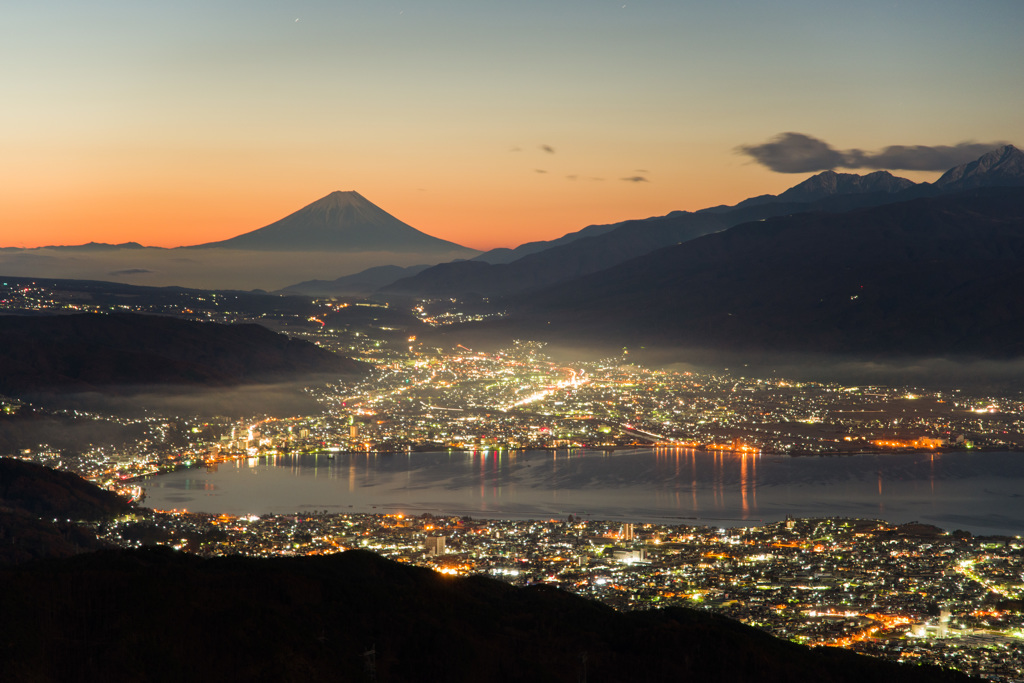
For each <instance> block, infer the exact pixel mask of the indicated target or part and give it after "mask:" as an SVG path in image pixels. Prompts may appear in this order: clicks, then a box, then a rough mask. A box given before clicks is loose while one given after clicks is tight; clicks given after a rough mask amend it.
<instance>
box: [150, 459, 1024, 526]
mask: <svg viewBox="0 0 1024 683" xmlns="http://www.w3.org/2000/svg"><path fill="white" fill-rule="evenodd" d="M144 486H145V489H146V495H147V497H146V500H145V502H144V505H146V506H147V507H152V508H155V509H159V510H169V509H179V510H188V511H189V512H211V513H226V514H230V515H246V514H265V513H280V514H287V513H295V512H299V513H302V512H306V513H308V512H311V511H313V510H326V511H328V512H332V513H336V512H374V513H398V512H401V513H404V514H408V515H419V514H422V513H424V512H430V513H432V514H450V515H469V516H472V517H478V518H503V519H528V518H539V519H549V518H555V517H565V516H567V515H569V514H574V515H578V516H583V517H585V518H589V519H609V520H630V521H637V522H643V521H650V522H659V523H669V524H672V523H675V524H695V525H714V526H740V525H748V526H749V525H757V524H760V523H762V522H770V521H778V520H781V519H784V518H785V517H786V515H792V516H794V517H822V516H842V517H861V518H871V519H885V520H887V521H890V522H908V521H919V522H922V523H927V524H934V525H936V526H939V527H942V528H944V529H947V530H953V529H966V530H968V531H971V532H972V533H974V534H1009V535H1020V534H1024V453H1013V452H991V453H987V452H986V453H982V452H963V453H945V454H940V453H935V454H929V453H913V454H911V453H897V454H884V455H878V454H871V455H853V456H831V457H788V456H777V455H739V454H733V453H721V452H704V451H694V450H680V449H635V450H623V451H612V452H606V451H597V450H571V451H519V452H508V451H489V452H465V451H447V452H431V453H408V454H404V453H403V454H373V453H369V454H366V453H341V454H337V455H335V456H334V457H328V456H326V455H323V454H321V455H289V456H277V457H274V458H260V459H255V458H251V459H248V460H238V461H234V462H230V463H224V464H221V465H219V466H218V467H217V468H216V469H209V470H208V469H205V468H200V469H191V470H180V471H177V472H174V473H171V474H166V475H160V476H156V477H152V478H150V479H148V480H146V481H145V482H144Z"/></svg>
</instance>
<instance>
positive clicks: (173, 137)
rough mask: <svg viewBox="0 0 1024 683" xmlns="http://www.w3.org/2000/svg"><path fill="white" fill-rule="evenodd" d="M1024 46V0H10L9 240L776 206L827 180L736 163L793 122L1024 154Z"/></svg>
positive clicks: (522, 235)
mask: <svg viewBox="0 0 1024 683" xmlns="http://www.w3.org/2000/svg"><path fill="white" fill-rule="evenodd" d="M1022 35H1024V2H1021V1H1020V0H980V1H977V2H972V3H966V2H963V1H962V0H898V1H893V0H889V1H887V2H881V1H875V0H860V1H859V2H844V3H839V2H830V1H827V0H813V1H811V0H807V1H803V0H789V1H787V0H775V1H773V2H765V1H764V0H733V1H731V2H730V1H728V0H719V1H717V2H706V1H700V2H690V1H687V0H617V1H615V2H610V1H607V0H545V1H543V2H541V1H534V0H520V1H519V2H492V1H491V0H466V1H462V0H441V1H437V2H435V1H432V0H416V1H415V2H411V1H407V2H398V1H393V0H354V1H343V0H334V1H331V2H328V1H323V0H309V1H299V2H273V1H269V0H203V1H201V2H199V1H194V0H176V1H175V2H151V1H145V2H140V1H139V0H124V1H112V0H95V1H92V2H80V1H75V2H70V1H63V0H53V1H50V2H34V3H29V2H19V3H13V6H8V7H5V9H4V21H3V22H2V25H0V63H2V64H3V70H2V72H0V73H2V76H0V84H2V92H3V106H2V107H0V150H2V155H3V156H2V161H0V246H24V247H30V246H41V245H46V244H80V243H83V242H88V241H98V242H113V243H116V242H123V241H128V240H134V241H138V242H141V243H143V244H146V245H154V246H178V245H183V244H196V243H201V242H207V241H213V240H219V239H224V238H227V237H231V236H234V235H237V234H240V233H243V232H247V231H249V230H253V229H256V228H259V227H261V226H263V225H266V224H268V223H270V222H273V221H275V220H277V219H279V218H281V217H283V216H285V215H286V214H289V213H291V212H292V211H295V210H297V209H299V208H301V207H302V206H304V205H306V204H308V203H310V202H312V201H314V200H316V199H318V198H319V197H321V196H323V195H325V194H327V193H328V192H331V191H332V190H357V191H359V192H360V193H361V194H363V195H364V196H365V197H367V198H368V199H369V200H370V201H372V202H374V203H376V204H378V205H379V206H381V207H382V208H384V209H385V210H387V211H389V212H390V213H392V214H394V215H395V216H397V217H398V218H400V219H402V220H404V221H406V222H407V223H409V224H411V225H413V226H414V227H416V228H419V229H420V230H423V231H424V232H427V233H430V234H432V235H435V236H437V237H442V238H445V239H450V240H454V241H456V242H459V243H462V244H464V245H466V246H470V247H475V248H480V249H483V248H490V247H494V246H514V245H516V244H519V243H522V242H525V241H529V240H534V239H550V238H554V237H557V236H559V235H561V234H563V233H565V232H568V231H571V230H578V229H580V228H582V227H584V226H585V225H588V224H592V223H610V222H615V221H619V220H623V219H627V218H642V217H647V216H652V215H660V214H664V213H667V212H669V211H672V210H675V209H691V210H692V209H698V208H702V207H706V206H712V205H716V204H722V203H730V204H731V203H735V202H737V201H739V200H741V199H744V198H746V197H748V196H752V195H757V194H764V193H773V194H774V193H778V192H780V191H782V190H784V189H785V188H787V187H790V186H792V185H794V184H796V183H797V182H799V181H801V180H803V179H804V178H806V177H808V176H809V175H810V173H803V174H797V173H776V172H773V171H771V170H769V169H768V168H765V167H764V166H762V165H760V164H758V163H756V162H755V161H754V160H753V159H752V158H751V157H750V156H749V155H746V154H743V153H742V152H740V151H738V148H739V147H740V146H743V145H748V146H749V145H759V144H762V143H765V142H768V141H769V140H772V139H773V138H776V136H779V135H780V134H782V133H786V132H796V133H800V134H803V135H807V136H812V137H814V138H817V139H819V140H823V141H825V142H826V143H827V144H828V145H831V146H834V147H835V148H837V149H842V150H847V149H860V150H865V151H870V152H875V151H879V150H882V149H883V148H885V147H888V146H892V145H929V146H932V145H956V144H958V143H962V142H966V141H974V142H981V143H988V142H1011V143H1014V144H1017V145H1018V146H1021V145H1022V144H1024V40H1022V39H1021V36H1022ZM837 170H843V169H837ZM857 172H865V171H864V170H863V169H857ZM894 172H896V174H897V175H902V176H905V177H909V178H912V179H914V180H933V179H934V178H936V177H937V176H938V175H939V174H938V173H937V172H933V171H908V172H901V171H894Z"/></svg>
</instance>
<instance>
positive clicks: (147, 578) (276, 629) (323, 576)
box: [0, 548, 969, 683]
mask: <svg viewBox="0 0 1024 683" xmlns="http://www.w3.org/2000/svg"><path fill="white" fill-rule="evenodd" d="M0 613H2V614H3V615H4V618H3V619H2V620H0V660H2V661H3V662H4V672H5V675H4V677H5V680H12V681H65V680H80V681H81V680H103V681H113V680H117V681H128V680H130V681H181V680H190V681H218V682H222V681H226V680H244V681H255V680H265V681H364V680H373V679H372V678H371V677H370V674H369V673H368V670H367V667H368V662H369V661H370V659H371V658H370V656H369V655H366V654H365V653H367V652H369V651H371V650H373V651H375V656H374V657H373V661H374V663H375V666H376V680H378V681H381V682H382V683H399V682H405V681H451V682H459V681H467V682H468V681H577V680H583V676H584V672H585V676H586V680H587V681H590V682H592V683H596V682H600V681H619V682H622V681H670V680H701V681H707V682H715V681H751V680H757V681H764V682H766V683H770V682H774V681H805V680H807V681H819V682H824V683H828V682H832V681H835V682H839V681H850V682H851V683H853V682H857V683H859V682H861V681H869V680H870V681H900V682H901V683H913V682H914V681H944V680H948V681H960V680H964V681H966V680H969V679H967V678H965V677H963V676H960V675H954V674H950V673H944V672H941V671H938V670H935V669H925V668H920V667H902V666H899V665H894V664H890V663H885V662H882V661H880V660H873V659H869V658H866V657H861V656H858V655H854V654H852V653H849V652H845V651H840V650H827V651H812V650H808V649H806V648H803V647H800V646H797V645H794V644H792V643H787V642H784V641H780V640H777V639H775V638H773V637H771V636H768V635H766V634H764V633H762V632H760V631H756V630H754V629H750V628H747V627H745V626H742V625H741V624H739V623H737V622H733V621H731V620H728V619H725V618H721V617H715V616H712V615H708V614H705V613H700V612H692V611H688V610H682V609H673V610H665V611H656V612H633V613H619V612H615V611H614V610H612V609H610V608H608V607H605V606H603V605H600V604H597V603H593V602H590V601H587V600H584V599H582V598H577V597H575V596H571V595H568V594H565V593H562V592H560V591H557V590H553V589H547V588H543V587H533V588H514V587H511V586H507V585H505V584H502V583H498V582H496V581H492V580H490V579H485V578H479V577H476V578H463V579H453V578H447V577H443V576H441V575H439V574H436V573H434V572H432V571H430V570H427V569H421V568H415V567H409V566H404V565H400V564H397V563H394V562H391V561H389V560H385V559H382V558H380V557H378V556H376V555H373V554H371V553H368V552H365V551H350V552H347V553H343V554H339V555H332V556H324V557H314V558H290V559H277V560H256V559H246V558H221V559H213V560H202V559H198V558H195V557H192V556H187V555H183V554H179V553H175V552H173V551H169V550H165V549H162V548H161V549H150V550H143V551H101V552H99V553H93V554H88V555H80V556H77V557H74V558H71V559H68V560H61V561H52V562H47V563H34V564H32V565H27V566H23V567H19V568H9V569H6V570H4V571H0Z"/></svg>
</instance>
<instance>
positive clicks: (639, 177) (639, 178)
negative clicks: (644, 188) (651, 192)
mask: <svg viewBox="0 0 1024 683" xmlns="http://www.w3.org/2000/svg"><path fill="white" fill-rule="evenodd" d="M621 180H625V181H626V182H627V183H646V182H649V181H648V180H647V178H644V177H643V176H642V175H634V176H630V177H628V178H621Z"/></svg>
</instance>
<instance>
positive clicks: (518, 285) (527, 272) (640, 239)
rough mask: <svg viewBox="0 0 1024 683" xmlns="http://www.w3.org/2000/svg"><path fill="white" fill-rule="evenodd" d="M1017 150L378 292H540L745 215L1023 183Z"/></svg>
mask: <svg viewBox="0 0 1024 683" xmlns="http://www.w3.org/2000/svg"><path fill="white" fill-rule="evenodd" d="M1022 156H1024V154H1022V153H1021V152H1020V151H1019V150H1017V149H1016V148H1014V147H1012V146H1006V147H1004V148H1001V149H998V150H994V151H993V152H990V153H989V154H986V155H984V156H983V157H981V158H980V159H978V160H977V161H975V162H972V163H970V164H964V165H962V166H958V167H956V168H954V169H951V170H950V171H948V172H947V173H946V174H945V175H943V176H942V177H941V178H940V179H939V180H938V181H936V182H935V183H934V184H928V183H920V184H918V183H914V182H912V181H910V180H907V179H905V178H897V177H895V176H893V175H891V174H890V173H888V172H885V171H878V172H875V173H870V174H868V175H865V176H860V175H856V174H849V173H836V172H834V171H825V172H823V173H819V174H817V175H815V176H813V177H811V178H809V179H807V180H805V181H803V182H801V183H799V184H798V185H796V186H794V187H792V188H790V189H789V190H787V191H785V192H783V193H782V194H780V195H778V196H773V195H763V196H760V197H754V198H752V199H748V200H745V201H743V202H740V203H739V204H736V205H735V206H719V207H712V208H709V209H704V210H702V211H698V212H695V213H689V212H682V211H676V212H673V213H670V214H668V215H666V216H663V217H660V218H651V219H647V220H640V221H626V222H624V223H618V224H614V225H610V226H594V228H595V229H593V230H592V229H590V228H588V229H585V230H584V231H580V232H578V233H570V234H569V235H566V236H565V237H563V238H561V239H559V240H553V241H552V242H549V243H545V244H543V245H538V244H537V243H533V244H531V245H530V253H527V254H526V255H524V256H521V257H520V258H518V259H516V260H513V261H507V258H506V257H507V256H509V254H499V257H500V258H501V261H500V262H498V259H495V262H492V263H487V262H485V261H486V259H487V254H482V255H481V256H479V257H477V258H476V259H474V260H473V261H470V262H465V261H460V262H452V263H443V264H439V265H437V266H434V267H432V268H427V269H425V270H423V271H421V272H419V273H416V274H413V275H411V276H406V277H403V278H402V279H399V280H397V281H395V282H392V283H391V284H388V285H385V286H383V287H381V290H380V294H382V295H385V296H393V295H412V296H472V295H477V296H485V297H493V296H507V295H512V294H515V293H521V292H531V291H538V290H540V289H543V288H545V287H549V286H552V285H555V284H557V283H561V282H570V281H572V280H573V279H575V278H578V277H582V276H585V275H589V274H591V273H597V272H600V271H602V270H604V269H606V268H610V267H613V266H615V265H617V264H619V263H623V262H625V261H628V260H629V259H631V258H635V257H639V256H643V255H644V254H649V253H651V252H653V251H654V250H656V249H658V248H661V247H668V246H671V245H674V244H678V243H681V242H686V241H689V240H692V239H696V238H698V237H701V236H703V235H708V234H711V233H715V232H720V231H722V230H726V229H728V228H731V227H733V226H736V225H740V224H742V223H745V222H748V221H759V220H764V219H767V218H772V217H776V216H785V215H790V214H797V213H815V212H826V213H840V212H844V211H850V210H853V209H858V208H864V207H871V206H880V205H885V204H891V203H896V202H901V201H907V200H910V199H914V198H921V197H938V196H946V195H950V194H955V193H957V192H961V191H964V190H968V189H973V188H983V187H1004V186H1015V185H1017V186H1020V185H1024V171H1022V162H1021V157H1022ZM524 246H525V245H524Z"/></svg>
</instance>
